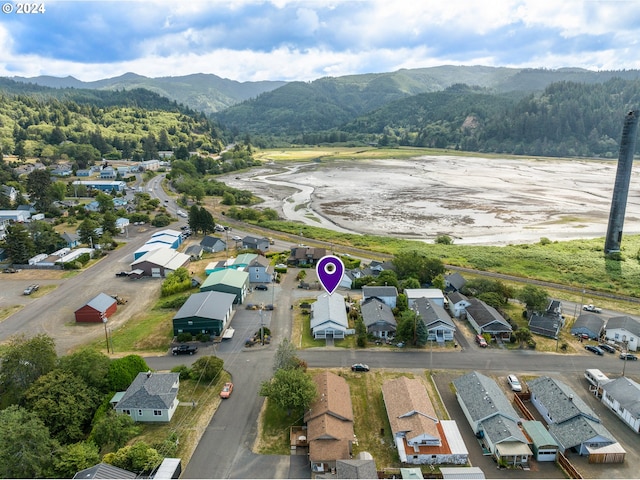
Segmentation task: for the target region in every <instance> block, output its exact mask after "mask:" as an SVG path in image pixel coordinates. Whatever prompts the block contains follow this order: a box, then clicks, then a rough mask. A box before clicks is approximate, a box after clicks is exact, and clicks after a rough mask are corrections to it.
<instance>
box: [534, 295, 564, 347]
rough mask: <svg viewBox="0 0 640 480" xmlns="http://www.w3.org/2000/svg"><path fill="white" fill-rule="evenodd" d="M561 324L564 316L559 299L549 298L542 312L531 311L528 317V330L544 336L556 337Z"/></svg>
mask: <svg viewBox="0 0 640 480" xmlns="http://www.w3.org/2000/svg"><path fill="white" fill-rule="evenodd" d="M563 326H564V317H563V316H562V304H561V303H560V301H559V300H551V301H550V302H549V305H548V306H547V309H546V310H545V312H544V313H532V314H531V316H530V317H529V330H530V331H531V332H532V333H536V334H538V335H542V336H544V337H550V338H558V334H559V333H560V329H561V328H562V327H563Z"/></svg>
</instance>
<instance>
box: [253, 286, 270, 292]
mask: <svg viewBox="0 0 640 480" xmlns="http://www.w3.org/2000/svg"><path fill="white" fill-rule="evenodd" d="M255 289H256V290H262V291H263V292H264V291H266V290H269V287H267V286H266V285H256V286H255Z"/></svg>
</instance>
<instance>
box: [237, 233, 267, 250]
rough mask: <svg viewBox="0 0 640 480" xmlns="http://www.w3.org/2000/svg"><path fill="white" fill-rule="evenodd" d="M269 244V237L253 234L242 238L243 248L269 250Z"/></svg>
mask: <svg viewBox="0 0 640 480" xmlns="http://www.w3.org/2000/svg"><path fill="white" fill-rule="evenodd" d="M269 244H270V242H269V239H268V238H264V237H253V236H251V235H247V236H246V237H244V238H243V239H242V248H247V249H251V250H260V251H261V252H265V251H267V250H269Z"/></svg>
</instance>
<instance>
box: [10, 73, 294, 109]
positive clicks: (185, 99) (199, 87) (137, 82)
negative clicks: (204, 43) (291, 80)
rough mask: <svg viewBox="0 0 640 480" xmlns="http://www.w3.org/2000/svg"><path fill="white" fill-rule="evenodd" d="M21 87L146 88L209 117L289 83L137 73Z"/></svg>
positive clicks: (44, 80) (45, 79) (40, 80)
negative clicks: (93, 80)
mask: <svg viewBox="0 0 640 480" xmlns="http://www.w3.org/2000/svg"><path fill="white" fill-rule="evenodd" d="M13 80H15V81H17V82H21V83H27V84H36V85H40V86H44V87H51V88H57V89H61V88H75V89H85V90H131V89H136V88H144V89H146V90H149V91H151V92H155V93H157V94H158V95H160V96H163V97H166V98H168V99H170V100H174V101H176V102H178V103H181V104H183V105H187V106H188V107H189V108H191V109H193V110H196V111H199V112H205V113H207V114H209V113H213V112H217V111H219V110H223V109H225V108H228V107H230V106H232V105H235V104H237V103H240V102H242V101H244V100H247V99H250V98H255V97H257V96H258V95H260V94H261V93H264V92H267V91H270V90H274V89H276V88H278V87H281V86H282V85H284V84H285V82H270V81H263V82H236V81H234V80H228V79H225V78H220V77H218V76H217V75H211V74H195V75H186V76H178V77H159V78H149V77H144V76H142V75H136V74H135V73H125V74H124V75H121V76H119V77H113V78H107V79H103V80H97V81H95V82H82V81H80V80H78V79H76V78H74V77H65V78H57V77H50V76H40V77H32V78H25V77H13Z"/></svg>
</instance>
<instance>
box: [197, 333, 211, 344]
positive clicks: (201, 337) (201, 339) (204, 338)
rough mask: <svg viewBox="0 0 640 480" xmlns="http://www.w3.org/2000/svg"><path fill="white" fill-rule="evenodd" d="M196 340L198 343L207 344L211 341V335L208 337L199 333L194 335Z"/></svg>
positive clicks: (206, 334)
mask: <svg viewBox="0 0 640 480" xmlns="http://www.w3.org/2000/svg"><path fill="white" fill-rule="evenodd" d="M196 340H198V341H199V342H208V341H209V340H211V335H209V334H208V333H199V334H197V335H196Z"/></svg>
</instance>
